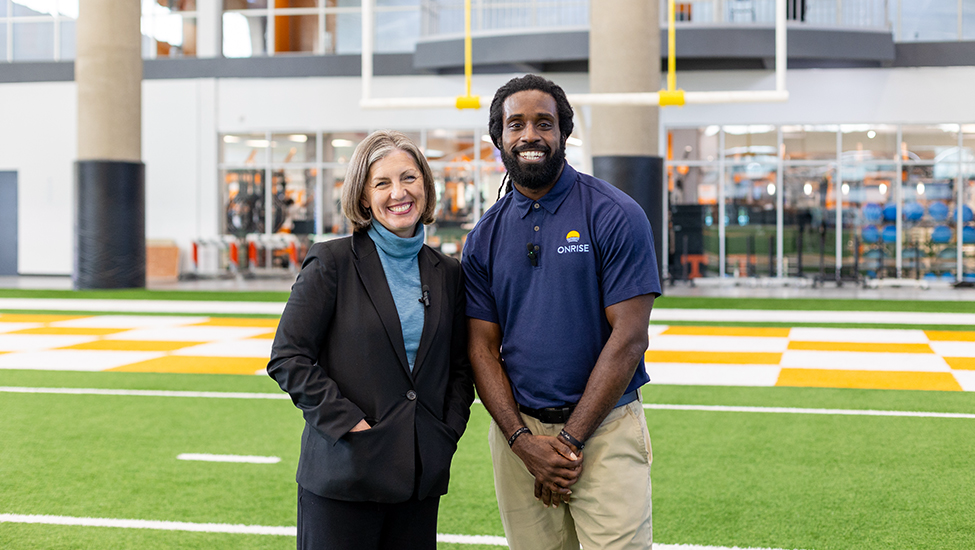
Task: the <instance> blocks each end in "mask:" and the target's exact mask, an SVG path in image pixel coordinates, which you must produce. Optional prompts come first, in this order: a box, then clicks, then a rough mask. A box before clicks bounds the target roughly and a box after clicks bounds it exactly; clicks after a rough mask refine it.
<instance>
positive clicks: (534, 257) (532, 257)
mask: <svg viewBox="0 0 975 550" xmlns="http://www.w3.org/2000/svg"><path fill="white" fill-rule="evenodd" d="M528 261H530V262H531V263H532V267H538V245H537V244H532V243H528Z"/></svg>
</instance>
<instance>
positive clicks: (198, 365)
mask: <svg viewBox="0 0 975 550" xmlns="http://www.w3.org/2000/svg"><path fill="white" fill-rule="evenodd" d="M266 366H267V359H261V358H257V357H190V356H178V355H168V356H166V357H159V358H156V359H150V360H148V361H141V362H139V363H132V364H131V365H123V366H121V367H115V368H112V369H106V370H107V371H113V372H178V373H196V374H254V373H255V372H257V371H259V370H260V369H263V368H264V367H266Z"/></svg>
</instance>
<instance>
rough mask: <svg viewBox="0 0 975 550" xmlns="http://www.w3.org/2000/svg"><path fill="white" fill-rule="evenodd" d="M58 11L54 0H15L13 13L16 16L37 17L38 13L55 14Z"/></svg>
mask: <svg viewBox="0 0 975 550" xmlns="http://www.w3.org/2000/svg"><path fill="white" fill-rule="evenodd" d="M56 12H57V3H56V2H55V1H54V0H33V1H31V2H24V1H22V0H21V1H19V2H18V1H15V2H13V10H12V11H11V15H13V16H14V17H35V16H38V15H53V14H54V13H56Z"/></svg>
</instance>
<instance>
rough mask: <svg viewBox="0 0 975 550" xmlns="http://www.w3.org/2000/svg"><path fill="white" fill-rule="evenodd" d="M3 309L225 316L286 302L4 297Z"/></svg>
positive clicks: (267, 310)
mask: <svg viewBox="0 0 975 550" xmlns="http://www.w3.org/2000/svg"><path fill="white" fill-rule="evenodd" d="M0 309H6V310H38V311H91V312H123V313H195V314H206V313H225V314H238V315H246V314H266V315H281V312H282V311H284V302H206V301H194V300H91V299H85V298H80V299H68V300H61V299H56V298H0Z"/></svg>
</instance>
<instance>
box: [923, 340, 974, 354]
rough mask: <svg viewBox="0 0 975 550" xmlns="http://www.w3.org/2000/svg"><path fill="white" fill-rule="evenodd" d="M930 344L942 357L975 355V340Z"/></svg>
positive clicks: (932, 349)
mask: <svg viewBox="0 0 975 550" xmlns="http://www.w3.org/2000/svg"><path fill="white" fill-rule="evenodd" d="M928 345H929V346H931V351H933V352H935V353H937V354H938V355H940V356H942V357H975V342H931V343H930V344H928Z"/></svg>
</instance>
